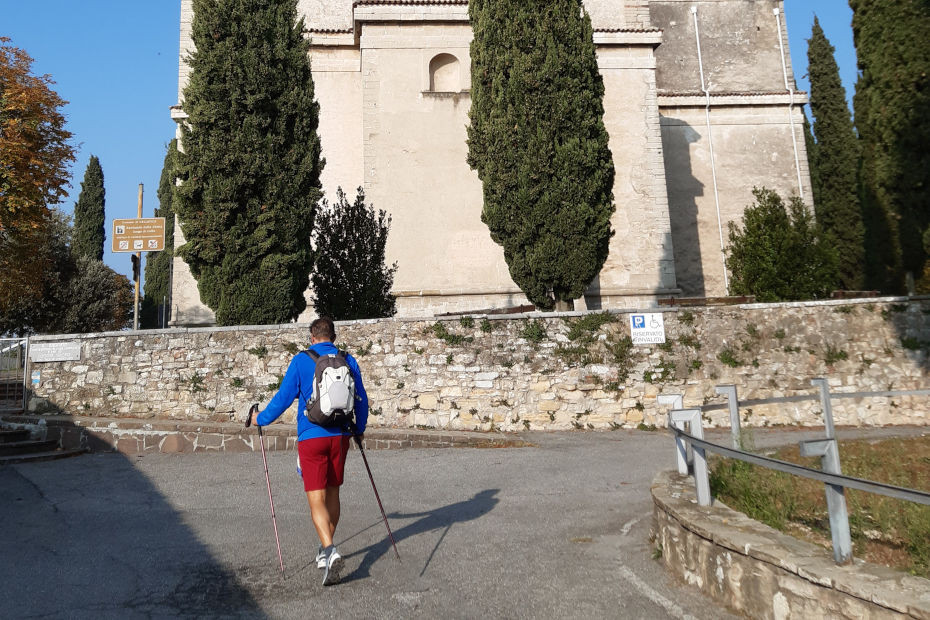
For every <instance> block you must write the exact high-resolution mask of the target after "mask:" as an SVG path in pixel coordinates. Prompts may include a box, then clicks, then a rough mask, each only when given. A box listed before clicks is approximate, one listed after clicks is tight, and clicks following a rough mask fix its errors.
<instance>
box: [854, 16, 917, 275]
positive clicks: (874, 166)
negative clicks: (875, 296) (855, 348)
mask: <svg viewBox="0 0 930 620" xmlns="http://www.w3.org/2000/svg"><path fill="white" fill-rule="evenodd" d="M849 4H850V6H851V7H852V9H853V38H854V41H855V44H856V53H857V56H858V63H859V71H860V77H859V80H858V82H857V83H856V95H855V98H854V101H853V103H854V108H855V113H856V129H857V130H858V132H859V138H860V146H861V150H862V162H861V167H860V177H859V183H860V198H861V200H862V204H863V211H864V214H865V221H866V229H867V257H866V263H867V264H868V265H870V266H872V265H874V266H875V269H874V270H873V271H872V272H871V273H870V276H871V278H873V279H874V280H877V282H875V283H876V284H878V285H880V287H881V288H883V289H885V290H890V291H899V290H901V288H902V285H903V281H904V273H903V272H904V271H909V272H912V273H914V274H918V275H919V274H920V273H921V271H922V268H923V266H924V262H925V261H926V258H927V254H926V251H925V250H924V247H923V243H922V238H923V233H924V231H925V230H926V229H927V227H928V224H930V149H928V148H927V145H928V144H930V123H928V122H927V119H928V118H930V46H928V45H927V44H926V37H927V32H928V31H930V2H927V0H850V3H849Z"/></svg>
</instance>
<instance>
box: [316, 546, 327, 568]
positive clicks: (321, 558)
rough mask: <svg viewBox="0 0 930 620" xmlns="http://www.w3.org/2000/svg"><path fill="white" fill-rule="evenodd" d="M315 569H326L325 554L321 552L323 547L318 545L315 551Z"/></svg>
mask: <svg viewBox="0 0 930 620" xmlns="http://www.w3.org/2000/svg"><path fill="white" fill-rule="evenodd" d="M316 567H317V568H321V569H322V568H326V552H325V551H323V545H320V546H319V548H318V549H317V551H316Z"/></svg>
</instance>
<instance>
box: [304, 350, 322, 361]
mask: <svg viewBox="0 0 930 620" xmlns="http://www.w3.org/2000/svg"><path fill="white" fill-rule="evenodd" d="M301 353H306V354H307V355H309V356H310V359H312V360H313V361H314V363H315V362H317V361H318V360H319V359H320V354H319V353H317V352H316V351H312V350H310V349H304V350H303V351H301Z"/></svg>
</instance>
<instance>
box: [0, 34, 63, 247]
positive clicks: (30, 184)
mask: <svg viewBox="0 0 930 620" xmlns="http://www.w3.org/2000/svg"><path fill="white" fill-rule="evenodd" d="M9 41H10V40H9V39H8V38H5V37H0V230H8V229H15V228H20V229H25V228H29V227H33V228H35V227H41V226H44V225H45V224H47V217H48V205H50V204H54V203H56V202H58V199H59V198H61V197H62V196H64V195H65V192H66V188H67V186H68V169H69V166H70V164H71V162H73V161H74V149H73V148H72V147H71V145H70V144H69V143H68V141H69V140H70V139H71V133H70V132H69V131H67V130H65V117H64V116H63V115H62V114H61V112H60V111H59V108H61V107H62V106H64V105H65V103H67V102H66V101H64V100H62V99H61V97H59V96H58V94H57V93H56V92H55V91H53V90H52V89H51V88H50V87H51V85H52V84H54V82H53V81H52V79H51V78H50V77H49V76H47V75H43V76H34V75H32V74H31V73H30V71H31V68H32V58H30V57H29V55H28V54H26V52H24V51H23V50H21V49H19V48H16V47H13V46H12V45H9Z"/></svg>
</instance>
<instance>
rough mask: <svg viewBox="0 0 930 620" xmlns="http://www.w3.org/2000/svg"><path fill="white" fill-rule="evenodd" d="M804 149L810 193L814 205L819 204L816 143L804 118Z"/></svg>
mask: <svg viewBox="0 0 930 620" xmlns="http://www.w3.org/2000/svg"><path fill="white" fill-rule="evenodd" d="M804 148H805V149H806V150H807V168H808V171H809V172H810V177H811V192H812V193H813V197H812V198H813V201H814V205H817V204H819V203H820V173H819V172H818V171H817V142H816V141H815V140H814V132H813V130H812V129H811V123H810V121H809V120H807V115H805V116H804Z"/></svg>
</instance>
